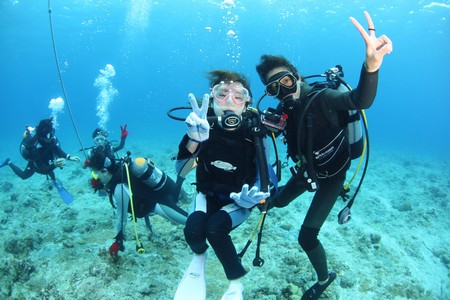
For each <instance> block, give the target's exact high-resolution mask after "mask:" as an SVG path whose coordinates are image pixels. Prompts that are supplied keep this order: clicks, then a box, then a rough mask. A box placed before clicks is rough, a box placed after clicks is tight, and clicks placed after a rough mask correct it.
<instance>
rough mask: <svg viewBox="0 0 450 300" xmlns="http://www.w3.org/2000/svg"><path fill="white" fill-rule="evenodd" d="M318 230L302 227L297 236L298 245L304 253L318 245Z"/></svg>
mask: <svg viewBox="0 0 450 300" xmlns="http://www.w3.org/2000/svg"><path fill="white" fill-rule="evenodd" d="M319 231H320V229H317V228H310V227H306V226H303V225H302V228H301V229H300V233H299V234H298V243H299V244H300V246H301V247H302V249H303V250H304V251H310V250H312V249H314V248H316V247H317V246H318V245H319V240H318V239H317V236H318V235H319Z"/></svg>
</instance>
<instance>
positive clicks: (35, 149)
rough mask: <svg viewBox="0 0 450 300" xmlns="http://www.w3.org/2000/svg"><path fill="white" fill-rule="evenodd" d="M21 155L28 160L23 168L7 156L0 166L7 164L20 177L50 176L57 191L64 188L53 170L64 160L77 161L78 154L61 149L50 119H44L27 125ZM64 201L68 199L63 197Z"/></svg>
mask: <svg viewBox="0 0 450 300" xmlns="http://www.w3.org/2000/svg"><path fill="white" fill-rule="evenodd" d="M20 153H21V154H22V157H23V158H25V159H26V160H28V164H27V166H26V168H25V170H22V169H20V168H19V167H18V166H16V165H15V164H13V163H12V162H11V160H10V159H9V158H7V159H6V160H5V161H4V162H3V163H2V164H1V165H0V167H3V166H6V165H9V167H10V168H11V169H12V170H13V172H14V173H15V174H16V175H17V176H19V177H20V178H22V179H28V178H30V177H31V176H32V175H33V174H34V173H38V174H42V175H46V176H48V177H50V179H51V180H52V183H53V185H55V186H56V187H57V188H58V191H60V192H61V191H62V189H64V188H63V187H62V186H61V184H60V183H58V182H57V181H56V177H55V173H54V170H55V169H56V168H60V169H62V168H63V167H64V165H65V161H66V160H70V161H76V162H79V161H80V158H79V157H78V156H71V155H70V154H67V153H66V152H64V151H63V150H62V149H61V145H60V144H59V141H58V139H57V138H56V136H55V130H54V128H53V122H52V119H44V120H41V121H40V122H39V125H38V126H37V127H36V128H34V127H32V126H27V127H26V131H25V132H24V136H23V139H22V142H21V144H20ZM63 200H65V201H66V202H68V201H70V202H71V200H69V199H65V198H63Z"/></svg>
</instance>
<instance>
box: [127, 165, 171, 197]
mask: <svg viewBox="0 0 450 300" xmlns="http://www.w3.org/2000/svg"><path fill="white" fill-rule="evenodd" d="M130 171H131V173H132V174H133V175H134V176H136V178H138V179H139V180H141V181H142V182H143V183H145V184H146V185H148V186H150V187H151V188H152V189H153V190H154V191H158V192H163V193H164V192H167V193H170V191H171V190H172V189H173V188H174V187H175V183H174V181H173V180H172V179H171V178H170V177H168V176H167V175H166V173H164V172H163V171H162V170H160V169H159V168H158V167H156V166H155V164H154V163H153V162H152V161H151V160H149V159H147V158H143V157H138V158H135V159H132V160H131V162H130Z"/></svg>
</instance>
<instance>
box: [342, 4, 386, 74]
mask: <svg viewBox="0 0 450 300" xmlns="http://www.w3.org/2000/svg"><path fill="white" fill-rule="evenodd" d="M364 15H365V17H366V20H367V25H368V28H367V31H368V32H366V30H365V29H364V28H363V27H362V26H361V24H359V22H358V21H357V20H356V19H355V18H353V17H350V21H351V22H352V23H353V25H355V27H356V28H357V29H358V31H359V33H361V36H362V37H363V39H364V42H365V43H366V58H365V60H364V66H365V67H366V70H367V71H368V72H375V71H377V70H378V69H379V68H380V67H381V64H382V62H383V57H384V55H385V54H389V53H391V52H392V50H393V47H392V42H391V40H390V39H389V38H388V37H387V36H386V35H384V34H383V35H381V36H380V37H377V36H376V30H375V25H374V24H373V21H372V18H371V17H370V15H369V13H368V12H367V11H365V12H364Z"/></svg>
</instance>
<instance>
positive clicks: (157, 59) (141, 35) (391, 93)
mask: <svg viewBox="0 0 450 300" xmlns="http://www.w3.org/2000/svg"><path fill="white" fill-rule="evenodd" d="M228 2H232V1H228ZM51 8H52V13H51V17H52V21H53V31H54V38H55V43H56V50H57V54H58V59H59V66H60V70H61V75H62V78H63V83H64V87H65V89H66V92H67V99H65V100H66V102H65V108H64V113H62V114H60V115H59V116H58V123H59V128H58V136H59V139H60V141H61V142H62V143H63V144H64V145H65V147H64V148H66V149H67V150H68V151H69V152H72V151H73V150H71V149H79V148H80V146H79V143H78V140H77V136H76V133H75V131H74V128H73V126H72V122H71V118H70V112H71V113H72V115H73V120H74V121H75V124H76V128H77V131H78V132H79V135H80V138H81V141H82V142H83V143H84V144H85V146H88V145H91V144H92V140H91V139H90V135H91V133H92V131H93V129H94V128H95V127H97V124H98V122H99V121H100V120H99V117H98V116H97V109H96V106H97V101H98V99H99V93H100V90H99V88H98V87H95V86H94V82H95V79H96V78H97V77H98V76H99V75H100V70H101V69H104V68H105V66H106V65H107V64H111V65H112V66H114V69H115V72H116V75H115V76H114V77H112V78H110V84H111V85H112V86H113V88H114V89H116V90H117V92H118V94H117V95H116V96H115V97H112V99H110V100H111V102H110V103H109V105H108V107H107V112H108V113H109V119H107V122H106V126H107V128H108V130H110V131H111V135H112V137H113V138H116V139H118V138H119V134H120V130H119V125H121V124H125V123H127V124H128V128H129V131H130V135H129V139H128V143H129V144H130V145H132V144H139V143H140V142H145V141H148V140H155V139H162V140H164V141H170V142H172V141H178V140H179V138H180V137H181V136H182V134H183V133H184V125H183V123H182V122H177V121H174V120H171V119H169V118H168V117H167V115H166V112H167V110H168V109H170V108H172V107H175V106H180V105H181V106H182V105H186V104H187V94H188V93H189V92H193V93H195V94H196V95H197V96H201V95H202V94H203V93H205V92H208V83H207V81H206V79H205V77H204V74H205V72H207V71H210V70H212V69H230V70H234V71H239V72H242V73H244V74H246V75H248V76H249V77H250V79H251V82H252V91H253V94H254V95H255V98H256V97H258V98H259V96H260V95H262V92H263V86H262V84H261V83H260V81H259V79H258V76H257V74H256V72H255V65H256V64H257V63H258V61H259V57H260V55H261V54H264V53H268V54H282V55H284V56H286V57H287V58H289V59H290V60H292V62H293V63H294V64H295V65H296V66H297V67H298V69H299V70H300V73H302V74H303V75H310V74H317V73H321V72H323V71H325V70H326V69H327V68H329V67H332V66H334V65H336V64H341V65H343V66H344V71H345V79H346V80H347V81H348V83H350V84H351V85H353V86H356V85H357V82H358V76H359V72H360V68H361V65H362V62H363V59H364V49H365V48H364V41H363V39H362V38H361V36H360V34H359V32H358V31H357V30H356V29H355V28H354V27H353V25H352V24H351V22H350V21H349V19H348V17H349V16H354V17H356V18H357V19H358V20H359V21H360V23H361V24H362V25H363V26H364V27H367V26H366V21H365V19H364V15H363V11H364V10H367V11H369V12H370V13H371V15H372V18H373V21H374V23H375V27H376V29H377V34H382V33H385V34H387V35H388V36H389V37H390V38H391V40H392V41H393V44H394V51H393V53H392V54H390V55H387V56H386V57H385V59H384V63H383V66H382V68H381V70H380V82H379V89H378V94H377V99H376V101H375V103H374V105H373V106H372V107H371V108H370V109H369V110H368V111H367V115H368V119H369V127H370V133H371V136H370V137H371V142H372V147H374V148H375V149H376V148H379V149H383V150H386V149H392V150H395V151H402V152H407V153H424V154H430V155H438V156H444V157H445V155H446V154H447V153H448V152H449V150H450V139H449V138H448V132H449V131H450V122H449V121H448V112H449V108H450V104H449V96H448V84H449V82H450V72H449V70H450V59H449V58H448V53H450V38H449V36H450V26H449V19H450V1H448V0H447V1H441V2H437V3H436V2H431V1H409V0H403V1H378V0H377V1H375V0H371V1H350V0H349V1H340V2H338V1H313V0H311V1H287V0H284V1H283V0H278V1H277V0H273V1H268V0H258V1H256V0H254V1H235V6H232V5H227V3H225V2H224V3H220V1H204V0H197V1H189V0H183V1H181V0H180V1H138V0H134V1H118V0H117V1H87V0H86V1H51ZM233 32H234V34H233ZM0 49H1V50H0V99H1V110H0V127H1V137H2V140H3V142H5V143H6V145H12V147H13V148H14V149H16V148H15V147H16V145H17V144H18V143H19V142H20V139H21V136H22V133H23V131H24V126H25V125H28V124H37V123H38V121H39V120H40V119H42V118H46V117H49V116H50V114H51V110H50V109H49V108H48V105H49V102H50V99H53V98H57V97H63V98H65V95H64V94H63V92H62V88H61V84H60V80H59V76H58V71H57V67H56V63H55V56H54V52H53V47H52V36H51V33H50V23H49V13H48V2H47V1H35V0H16V1H13V0H2V1H1V2H0ZM100 98H101V97H100ZM269 103H270V101H269V102H267V104H269ZM272 103H273V102H272ZM68 105H70V108H71V110H70V111H69V110H68ZM182 114H183V113H182ZM174 145H175V146H176V143H175V144H174Z"/></svg>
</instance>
